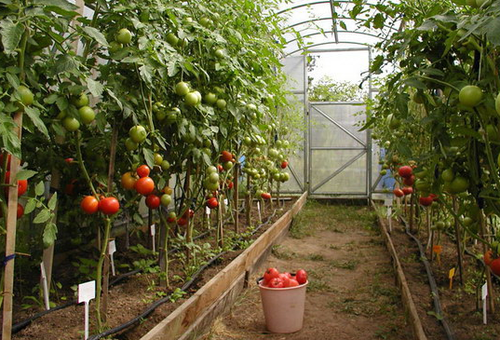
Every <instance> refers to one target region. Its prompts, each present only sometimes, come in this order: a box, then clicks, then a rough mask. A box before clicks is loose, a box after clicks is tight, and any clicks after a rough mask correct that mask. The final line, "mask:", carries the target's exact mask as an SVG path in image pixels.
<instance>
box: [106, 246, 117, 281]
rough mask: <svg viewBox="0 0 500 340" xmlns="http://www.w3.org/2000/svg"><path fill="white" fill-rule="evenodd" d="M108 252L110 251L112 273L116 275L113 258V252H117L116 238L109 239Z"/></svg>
mask: <svg viewBox="0 0 500 340" xmlns="http://www.w3.org/2000/svg"><path fill="white" fill-rule="evenodd" d="M108 253H109V259H110V260H111V274H112V275H113V276H115V275H116V272H115V260H114V258H113V254H114V253H116V242H115V240H112V241H109V243H108Z"/></svg>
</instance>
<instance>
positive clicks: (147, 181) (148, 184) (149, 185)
mask: <svg viewBox="0 0 500 340" xmlns="http://www.w3.org/2000/svg"><path fill="white" fill-rule="evenodd" d="M134 188H135V190H136V191H137V192H138V193H139V194H141V195H144V196H147V195H149V194H151V193H152V192H153V191H154V190H155V182H154V181H153V179H152V178H151V177H147V176H146V177H142V178H139V179H138V180H137V182H135V185H134Z"/></svg>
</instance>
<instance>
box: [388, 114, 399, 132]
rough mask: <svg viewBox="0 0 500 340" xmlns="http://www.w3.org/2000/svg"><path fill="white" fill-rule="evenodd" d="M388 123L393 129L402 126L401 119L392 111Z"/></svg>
mask: <svg viewBox="0 0 500 340" xmlns="http://www.w3.org/2000/svg"><path fill="white" fill-rule="evenodd" d="M386 122H387V125H388V126H389V129H391V130H396V129H397V128H399V127H400V126H401V121H400V120H399V119H397V118H396V117H394V115H393V114H392V113H391V114H390V115H388V116H387V120H386Z"/></svg>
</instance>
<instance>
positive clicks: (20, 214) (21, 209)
mask: <svg viewBox="0 0 500 340" xmlns="http://www.w3.org/2000/svg"><path fill="white" fill-rule="evenodd" d="M23 215H24V207H23V206H22V205H21V204H19V203H17V219H20V218H21V217H23Z"/></svg>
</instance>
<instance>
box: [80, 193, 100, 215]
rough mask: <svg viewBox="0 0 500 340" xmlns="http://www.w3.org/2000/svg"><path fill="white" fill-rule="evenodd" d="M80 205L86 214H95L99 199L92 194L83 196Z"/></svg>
mask: <svg viewBox="0 0 500 340" xmlns="http://www.w3.org/2000/svg"><path fill="white" fill-rule="evenodd" d="M80 207H81V208H82V210H83V211H84V212H85V213H86V214H95V213H96V212H97V210H99V201H98V200H97V198H95V197H94V196H85V197H84V198H83V199H82V201H81V202H80Z"/></svg>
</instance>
